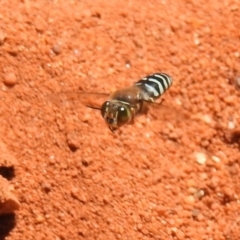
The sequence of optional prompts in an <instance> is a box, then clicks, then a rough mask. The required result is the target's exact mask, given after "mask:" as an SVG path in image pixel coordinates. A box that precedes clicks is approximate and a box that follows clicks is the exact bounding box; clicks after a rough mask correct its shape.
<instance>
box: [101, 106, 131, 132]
mask: <svg viewBox="0 0 240 240" xmlns="http://www.w3.org/2000/svg"><path fill="white" fill-rule="evenodd" d="M101 114H102V117H103V118H104V119H105V122H106V123H107V125H108V126H109V128H110V129H111V130H113V131H114V130H116V129H117V128H119V127H121V126H122V125H124V124H127V123H128V122H130V120H131V110H130V106H129V105H128V104H125V103H123V102H111V101H107V102H104V103H103V105H102V108H101Z"/></svg>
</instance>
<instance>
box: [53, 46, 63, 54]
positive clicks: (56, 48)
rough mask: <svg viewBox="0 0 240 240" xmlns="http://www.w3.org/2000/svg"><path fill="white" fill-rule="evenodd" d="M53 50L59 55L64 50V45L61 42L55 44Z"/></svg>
mask: <svg viewBox="0 0 240 240" xmlns="http://www.w3.org/2000/svg"><path fill="white" fill-rule="evenodd" d="M52 51H53V52H54V53H55V54H56V55H58V54H60V53H61V52H62V47H61V46H60V45H59V44H54V45H53V47H52Z"/></svg>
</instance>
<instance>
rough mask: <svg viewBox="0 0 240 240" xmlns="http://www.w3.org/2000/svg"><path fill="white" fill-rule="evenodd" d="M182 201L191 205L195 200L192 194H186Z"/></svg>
mask: <svg viewBox="0 0 240 240" xmlns="http://www.w3.org/2000/svg"><path fill="white" fill-rule="evenodd" d="M184 202H185V203H186V204H189V205H192V204H194V202H195V198H194V196H192V195H190V196H186V197H184Z"/></svg>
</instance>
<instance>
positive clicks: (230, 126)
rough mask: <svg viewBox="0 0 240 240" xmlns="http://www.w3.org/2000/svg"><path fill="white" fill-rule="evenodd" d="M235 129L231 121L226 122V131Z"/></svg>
mask: <svg viewBox="0 0 240 240" xmlns="http://www.w3.org/2000/svg"><path fill="white" fill-rule="evenodd" d="M234 128H235V123H234V122H233V121H229V122H228V129H234Z"/></svg>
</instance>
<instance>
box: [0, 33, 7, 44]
mask: <svg viewBox="0 0 240 240" xmlns="http://www.w3.org/2000/svg"><path fill="white" fill-rule="evenodd" d="M6 38H7V36H6V34H5V33H4V32H2V31H0V46H1V45H3V43H4V42H5V40H6Z"/></svg>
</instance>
